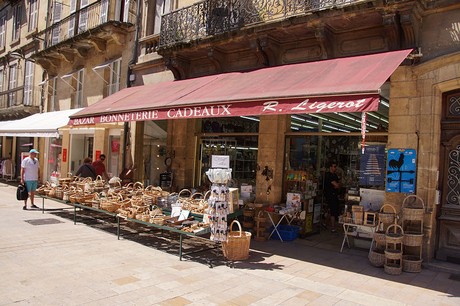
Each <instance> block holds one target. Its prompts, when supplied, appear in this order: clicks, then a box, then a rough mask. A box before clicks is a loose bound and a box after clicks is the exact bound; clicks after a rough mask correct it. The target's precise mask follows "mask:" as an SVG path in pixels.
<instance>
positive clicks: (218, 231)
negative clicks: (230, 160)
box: [206, 168, 232, 242]
mask: <svg viewBox="0 0 460 306" xmlns="http://www.w3.org/2000/svg"><path fill="white" fill-rule="evenodd" d="M206 175H207V176H208V178H209V180H210V181H211V183H212V186H211V195H210V196H209V199H208V205H209V208H208V211H207V214H208V215H209V221H210V227H211V240H212V241H219V242H223V241H227V232H228V229H227V227H228V224H227V215H228V213H229V209H228V195H229V188H228V186H227V183H228V181H230V179H231V175H232V170H231V169H219V168H211V169H209V170H208V171H206Z"/></svg>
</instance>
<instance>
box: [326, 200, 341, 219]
mask: <svg viewBox="0 0 460 306" xmlns="http://www.w3.org/2000/svg"><path fill="white" fill-rule="evenodd" d="M326 203H327V205H328V206H329V211H330V213H331V216H334V217H338V216H339V214H340V204H339V199H338V198H337V196H335V195H334V196H329V197H327V198H326Z"/></svg>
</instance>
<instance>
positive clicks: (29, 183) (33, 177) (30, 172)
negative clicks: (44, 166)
mask: <svg viewBox="0 0 460 306" xmlns="http://www.w3.org/2000/svg"><path fill="white" fill-rule="evenodd" d="M37 154H38V151H37V150H35V149H32V150H30V151H29V156H28V157H26V158H24V159H23V160H22V163H21V184H25V185H26V188H27V190H28V191H29V198H30V204H31V205H30V207H31V208H38V207H37V206H36V205H35V204H34V196H35V190H37V185H38V178H39V177H40V163H39V162H38V158H37ZM22 209H24V210H27V199H25V200H24V207H23V208H22Z"/></svg>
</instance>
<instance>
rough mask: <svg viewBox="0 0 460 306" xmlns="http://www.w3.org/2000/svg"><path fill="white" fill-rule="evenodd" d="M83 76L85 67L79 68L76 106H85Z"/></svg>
mask: <svg viewBox="0 0 460 306" xmlns="http://www.w3.org/2000/svg"><path fill="white" fill-rule="evenodd" d="M83 77H84V69H80V70H78V71H77V76H76V86H75V108H80V107H83Z"/></svg>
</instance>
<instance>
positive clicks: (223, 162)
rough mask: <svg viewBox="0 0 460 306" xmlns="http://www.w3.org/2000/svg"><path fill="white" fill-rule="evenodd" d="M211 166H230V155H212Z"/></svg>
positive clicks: (226, 167)
mask: <svg viewBox="0 0 460 306" xmlns="http://www.w3.org/2000/svg"><path fill="white" fill-rule="evenodd" d="M211 167H212V168H225V169H228V168H230V156H229V155H212V156H211Z"/></svg>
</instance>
